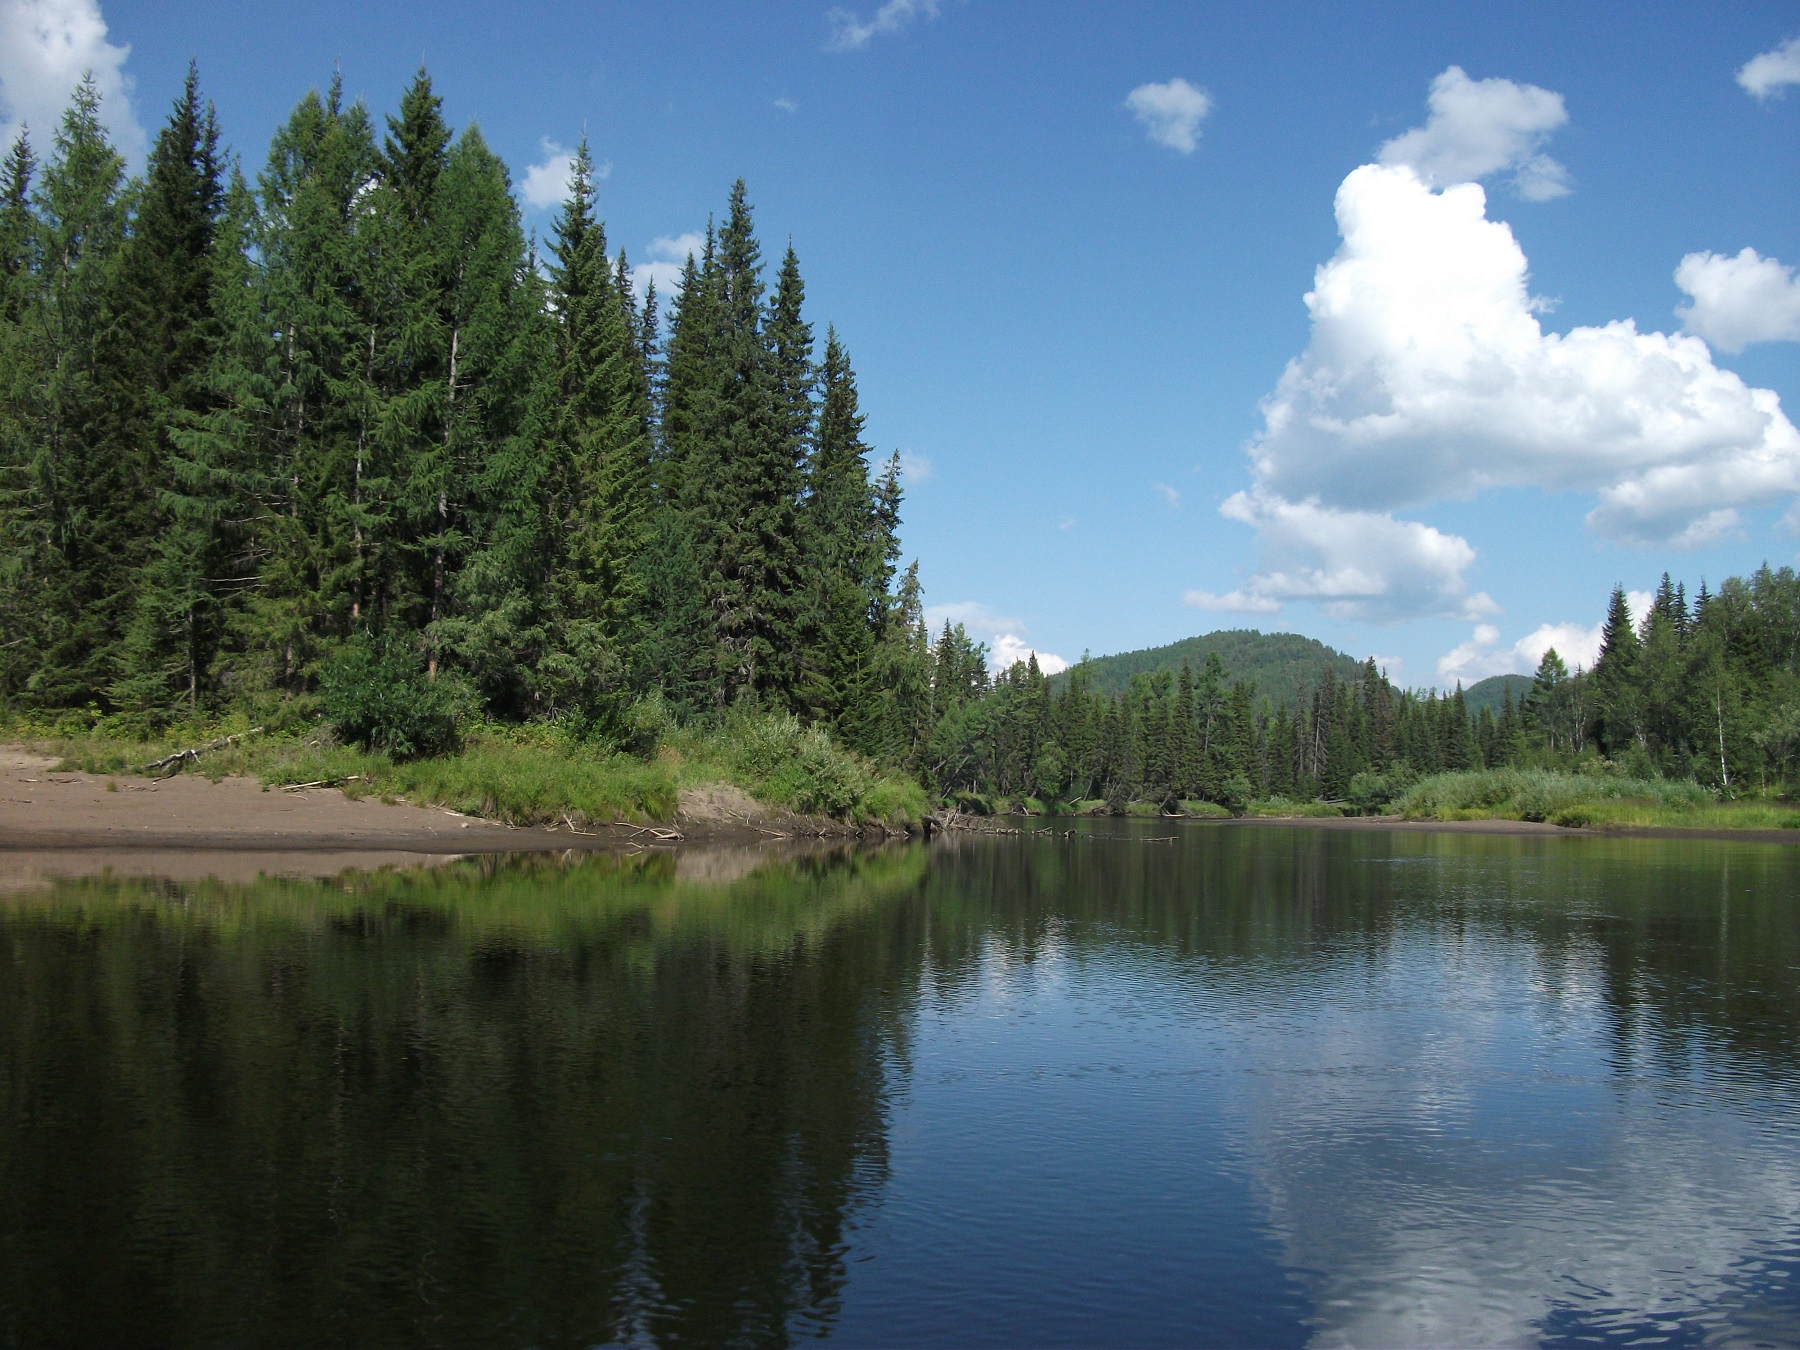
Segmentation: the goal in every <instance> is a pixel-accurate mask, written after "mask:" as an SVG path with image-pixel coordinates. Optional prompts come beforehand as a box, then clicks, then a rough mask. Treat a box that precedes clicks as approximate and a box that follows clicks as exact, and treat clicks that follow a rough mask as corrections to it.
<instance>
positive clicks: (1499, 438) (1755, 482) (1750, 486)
mask: <svg viewBox="0 0 1800 1350" xmlns="http://www.w3.org/2000/svg"><path fill="white" fill-rule="evenodd" d="M1486 201H1487V199H1486V195H1485V194H1484V192H1483V190H1482V188H1481V187H1480V186H1479V185H1478V184H1474V183H1464V184H1460V185H1458V186H1455V187H1449V188H1445V189H1443V190H1442V191H1433V190H1432V189H1431V188H1430V187H1429V186H1428V185H1427V184H1425V183H1424V182H1422V181H1421V180H1420V178H1419V177H1418V175H1417V174H1416V173H1415V172H1414V170H1413V169H1412V168H1410V167H1409V166H1406V165H1391V166H1386V165H1372V164H1371V165H1364V166H1363V167H1361V168H1359V169H1356V170H1354V171H1353V172H1352V173H1351V174H1350V175H1349V177H1347V178H1346V179H1345V180H1344V183H1343V185H1342V186H1341V187H1340V188H1339V189H1338V196H1337V218H1338V228H1339V232H1340V233H1341V234H1342V236H1343V244H1342V246H1341V247H1340V248H1339V250H1338V252H1337V255H1336V256H1335V257H1334V258H1332V260H1331V261H1330V262H1329V263H1327V264H1326V265H1325V266H1323V267H1321V268H1320V269H1319V271H1318V273H1317V275H1316V279H1315V283H1314V286H1313V289H1312V291H1310V292H1309V293H1308V294H1307V296H1306V305H1307V308H1308V310H1309V311H1310V312H1311V315H1312V338H1311V341H1310V343H1309V345H1308V347H1307V349H1306V351H1305V352H1304V353H1303V354H1302V355H1301V356H1300V357H1299V358H1297V359H1296V360H1294V361H1293V362H1291V363H1290V364H1289V366H1288V368H1287V370H1286V371H1285V372H1284V373H1283V374H1282V377H1281V380H1280V382H1279V383H1278V384H1277V386H1276V389H1275V391H1274V393H1273V394H1271V395H1270V396H1269V398H1268V399H1266V400H1265V401H1264V404H1263V414H1264V428H1263V431H1262V433H1261V434H1260V435H1259V436H1258V437H1257V438H1256V439H1255V440H1254V441H1253V442H1252V444H1251V447H1250V456H1251V460H1252V463H1253V465H1254V470H1255V477H1256V483H1257V486H1258V488H1259V489H1260V490H1261V491H1262V492H1263V493H1265V494H1270V495H1275V496H1280V497H1283V498H1286V499H1287V500H1290V501H1305V500H1308V499H1313V498H1316V499H1317V500H1319V501H1320V502H1322V503H1324V504H1325V505H1327V506H1332V507H1342V508H1348V509H1355V510H1393V509H1395V508H1398V507H1404V506H1417V505H1422V504H1425V503H1429V502H1432V501H1438V500H1443V499H1446V498H1468V497H1471V496H1473V495H1475V494H1476V493H1478V492H1481V491H1482V490H1484V489H1488V488H1496V487H1537V488H1545V489H1552V490H1572V491H1583V492H1593V493H1595V494H1597V496H1598V499H1599V500H1598V504H1597V505H1596V506H1595V508H1594V509H1593V511H1592V512H1590V514H1589V516H1588V523H1589V525H1590V526H1591V527H1592V528H1593V529H1595V530H1596V531H1597V532H1599V533H1600V534H1602V535H1604V536H1606V537H1608V538H1611V539H1613V540H1615V541H1620V542H1659V543H1678V544H1686V545H1692V544H1698V543H1701V542H1705V541H1706V540H1708V539H1712V538H1716V537H1718V536H1719V535H1720V534H1722V533H1725V532H1728V531H1729V530H1731V529H1733V528H1735V526H1736V522H1737V516H1736V512H1737V510H1738V509H1739V508H1740V507H1744V506H1748V505H1752V504H1759V503H1765V502H1769V501H1772V500H1775V499H1777V498H1780V497H1783V496H1791V495H1793V494H1794V493H1795V492H1797V491H1800V433H1796V431H1795V429H1794V426H1793V424H1792V423H1791V422H1790V421H1789V420H1788V419H1787V417H1786V415H1785V414H1784V413H1783V412H1782V410H1781V405H1780V401H1779V399H1778V398H1777V396H1776V395H1775V394H1774V393H1773V392H1771V391H1769V390H1766V389H1753V388H1750V387H1749V386H1747V385H1746V384H1745V383H1744V382H1743V380H1741V379H1740V378H1739V377H1738V376H1737V375H1736V374H1735V373H1733V372H1731V371H1727V370H1721V369H1720V368H1718V367H1717V366H1715V365H1714V364H1713V360H1712V354H1711V352H1710V351H1708V349H1707V347H1706V344H1705V343H1704V342H1702V341H1700V340H1699V339H1697V338H1692V337H1682V336H1679V335H1675V336H1671V335H1668V334H1664V333H1655V332H1650V333H1640V332H1639V331H1638V330H1637V327H1636V325H1635V324H1634V323H1633V322H1632V321H1631V320H1629V319H1625V320H1620V321H1617V322H1613V323H1609V324H1606V325H1604V326H1601V327H1578V328H1573V329H1571V330H1570V331H1569V332H1567V333H1565V334H1556V333H1546V332H1544V331H1543V328H1542V326H1541V324H1540V322H1539V318H1538V313H1537V310H1538V308H1539V307H1538V306H1537V305H1536V304H1535V303H1534V301H1533V299H1532V297H1531V295H1530V293H1529V291H1528V289H1527V285H1526V281H1527V271H1526V261H1525V255H1524V253H1523V251H1522V250H1521V249H1520V248H1519V245H1518V242H1517V240H1515V239H1514V237H1513V233H1512V231H1511V229H1510V228H1509V227H1508V226H1507V225H1506V224H1505V223H1504V222H1502V221H1493V220H1489V219H1488V218H1487V214H1486Z"/></svg>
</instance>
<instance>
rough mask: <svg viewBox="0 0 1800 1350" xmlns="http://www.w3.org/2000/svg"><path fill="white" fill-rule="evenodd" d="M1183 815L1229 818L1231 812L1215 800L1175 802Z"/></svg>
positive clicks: (1204, 818) (1203, 817)
mask: <svg viewBox="0 0 1800 1350" xmlns="http://www.w3.org/2000/svg"><path fill="white" fill-rule="evenodd" d="M1176 805H1177V806H1179V807H1180V808H1181V811H1182V814H1183V815H1189V816H1197V817H1199V818H1200V819H1201V820H1230V819H1231V812H1230V811H1228V810H1226V809H1225V808H1224V807H1223V806H1220V805H1219V804H1218V803H1217V802H1200V801H1183V802H1177V803H1176Z"/></svg>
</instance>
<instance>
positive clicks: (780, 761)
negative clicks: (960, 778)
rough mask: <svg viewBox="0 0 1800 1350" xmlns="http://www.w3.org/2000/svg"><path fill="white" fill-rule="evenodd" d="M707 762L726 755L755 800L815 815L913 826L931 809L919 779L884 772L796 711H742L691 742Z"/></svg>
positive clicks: (731, 774)
mask: <svg viewBox="0 0 1800 1350" xmlns="http://www.w3.org/2000/svg"><path fill="white" fill-rule="evenodd" d="M689 749H690V753H694V754H695V756H696V757H697V758H699V759H701V760H703V761H706V760H711V761H715V762H716V761H719V760H723V762H724V764H725V766H726V768H727V774H726V777H727V780H728V781H731V782H735V783H737V784H738V785H740V786H742V787H744V788H745V789H747V790H748V791H750V792H751V794H752V795H753V796H755V797H758V798H759V799H761V800H763V801H767V802H770V803H772V804H774V805H777V806H783V807H786V808H788V809H790V810H793V811H799V812H803V813H805V814H809V815H824V816H832V817H836V818H839V819H847V820H854V821H858V822H864V821H879V822H891V823H895V824H906V823H910V822H913V821H916V820H917V819H918V818H919V817H920V816H921V815H923V814H924V812H925V794H924V791H923V789H921V788H920V787H919V785H918V784H917V783H916V782H913V781H910V780H908V779H906V778H903V777H900V776H897V775H893V774H884V773H882V772H881V771H880V770H879V769H878V768H877V767H876V766H875V765H874V764H872V763H871V762H870V761H868V760H867V759H865V758H863V757H862V756H861V755H858V754H856V753H855V752H853V751H848V750H845V749H843V748H842V747H841V746H839V745H838V744H837V743H836V742H834V741H833V740H832V738H831V736H830V735H829V734H828V733H827V732H826V731H825V730H824V729H823V728H821V727H818V726H806V725H803V724H802V723H801V721H800V720H799V718H797V717H795V716H794V715H793V714H791V713H776V712H759V711H755V710H751V709H747V708H746V709H738V710H734V711H733V713H732V714H731V715H730V716H729V717H728V718H727V719H726V721H725V723H724V725H723V726H722V727H721V728H719V729H718V730H717V731H715V732H713V733H711V734H710V735H707V736H702V737H698V738H694V739H692V740H690V742H689Z"/></svg>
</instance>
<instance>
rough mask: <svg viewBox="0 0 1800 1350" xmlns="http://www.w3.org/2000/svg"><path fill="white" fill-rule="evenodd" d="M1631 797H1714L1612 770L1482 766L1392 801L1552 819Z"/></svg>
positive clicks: (1401, 808) (1659, 801)
mask: <svg viewBox="0 0 1800 1350" xmlns="http://www.w3.org/2000/svg"><path fill="white" fill-rule="evenodd" d="M1615 800H1630V801H1634V802H1647V803H1651V804H1654V805H1657V806H1661V807H1666V808H1673V809H1692V808H1696V807H1701V806H1706V805H1709V804H1711V803H1712V802H1714V801H1716V800H1717V797H1716V796H1715V794H1713V793H1712V792H1709V791H1708V790H1707V789H1706V788H1704V787H1702V786H1701V785H1700V784H1698V783H1694V782H1691V781H1682V780H1673V779H1666V778H1627V777H1625V776H1624V775H1623V774H1617V773H1605V772H1601V773H1585V774H1576V773H1560V772H1556V771H1554V770H1548V769H1514V768H1499V769H1484V770H1479V771H1471V772H1463V773H1444V774H1434V775H1432V776H1431V777H1429V778H1425V779H1422V780H1420V781H1419V782H1418V783H1415V784H1414V785H1413V786H1412V787H1411V788H1409V789H1408V790H1407V791H1406V792H1405V793H1403V794H1401V796H1400V797H1399V798H1398V799H1397V800H1396V801H1395V802H1394V808H1395V810H1396V811H1397V812H1398V813H1399V814H1400V815H1404V816H1408V817H1411V818H1416V819H1424V820H1463V819H1469V818H1471V817H1488V816H1498V817H1502V818H1506V819H1513V820H1539V821H1541V820H1551V819H1553V818H1556V817H1558V816H1566V814H1567V813H1569V812H1570V811H1572V810H1573V809H1574V808H1578V807H1584V806H1589V805H1591V804H1593V803H1596V802H1603V801H1615Z"/></svg>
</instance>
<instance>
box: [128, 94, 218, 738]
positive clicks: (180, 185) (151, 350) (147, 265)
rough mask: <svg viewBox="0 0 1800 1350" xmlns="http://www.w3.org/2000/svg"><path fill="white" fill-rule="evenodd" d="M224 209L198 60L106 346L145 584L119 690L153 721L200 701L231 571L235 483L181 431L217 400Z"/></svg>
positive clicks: (155, 172)
mask: <svg viewBox="0 0 1800 1350" xmlns="http://www.w3.org/2000/svg"><path fill="white" fill-rule="evenodd" d="M223 205H224V186H223V184H222V182H221V166H220V162H219V150H218V129H217V126H216V124H215V121H214V118H213V113H212V109H211V108H210V107H209V106H203V105H202V103H201V99H200V87H199V75H198V73H197V71H196V70H195V68H194V67H193V66H192V65H189V67H188V72H187V78H186V80H185V81H184V82H183V85H182V91H181V97H180V98H178V99H177V100H176V103H175V107H174V109H173V111H172V112H171V113H170V116H169V120H168V122H167V123H166V124H165V125H164V127H163V129H162V132H161V133H160V134H159V135H158V137H157V141H156V146H155V148H154V149H153V150H152V152H151V155H150V164H149V170H148V173H147V175H146V178H145V182H144V185H143V188H142V190H141V191H140V193H139V194H138V202H137V210H136V213H135V215H134V217H133V220H132V227H131V233H130V238H129V241H128V243H127V245H126V247H125V249H124V251H123V253H122V255H121V260H120V263H121V265H120V275H119V281H118V284H117V287H116V289H115V291H114V295H113V300H112V322H111V324H110V325H109V327H108V329H107V333H106V338H105V339H104V342H103V347H104V352H105V355H104V358H103V359H104V364H105V367H106V371H107V377H108V383H109V385H110V394H109V398H110V402H111V404H112V408H113V415H114V417H115V418H116V421H115V422H114V423H113V425H111V426H110V427H109V428H108V433H109V434H108V435H107V440H108V441H109V442H110V446H111V448H112V450H113V451H114V453H116V454H117V456H118V458H119V460H120V462H121V463H122V464H123V465H126V466H128V467H127V469H126V473H127V474H128V475H129V478H130V480H131V483H132V488H131V494H132V495H131V499H130V501H129V504H127V503H126V502H119V503H116V504H115V506H114V510H113V515H114V517H115V518H116V519H119V520H121V522H122V523H123V525H124V529H125V531H126V536H127V537H126V539H125V541H124V550H123V556H122V557H121V558H120V562H121V563H122V564H123V565H124V566H126V567H128V568H130V569H131V570H132V572H133V574H134V575H135V580H136V585H135V598H134V604H133V607H132V609H131V610H130V611H129V612H128V617H127V621H126V622H125V626H124V628H123V633H122V636H123V641H122V642H121V643H120V645H119V648H118V653H117V656H116V657H115V658H114V666H115V674H116V678H115V679H114V681H113V684H112V688H111V693H112V696H113V698H114V700H115V701H117V702H118V703H120V704H122V705H124V706H127V707H134V708H137V709H140V710H143V711H147V712H152V713H161V712H165V711H167V710H169V709H170V708H171V707H172V706H176V707H181V708H185V709H186V710H188V711H190V712H191V711H193V710H195V709H196V708H197V707H198V705H199V701H200V697H201V686H202V684H203V682H204V681H205V680H206V679H207V678H208V677H209V674H210V672H211V668H212V665H213V659H214V655H215V653H216V650H217V646H218V642H219V638H220V635H221V622H220V619H221V615H220V611H219V608H218V606H217V605H216V604H215V603H214V595H213V589H212V586H211V584H210V582H209V581H208V579H209V578H217V577H218V576H219V574H220V572H221V570H222V567H221V565H222V559H221V558H220V557H219V556H218V555H217V551H216V545H217V542H218V541H217V537H216V529H215V526H216V524H217V522H218V521H220V520H222V519H224V518H225V517H226V516H227V515H229V514H232V513H231V512H230V505H229V503H230V495H229V488H228V487H227V486H226V484H225V483H223V482H222V481H213V480H212V479H211V478H210V476H209V475H207V474H206V473H205V472H203V471H202V472H199V474H198V477H196V474H195V471H194V466H193V463H192V461H190V460H187V459H186V458H185V457H184V456H183V454H182V452H181V450H180V448H179V447H178V446H177V444H176V440H175V436H176V432H177V430H178V429H179V428H182V427H184V426H187V425H189V424H190V423H191V421H192V420H193V419H196V418H199V417H202V416H204V415H205V413H206V412H207V411H208V410H209V409H210V408H211V406H212V404H213V393H212V387H211V382H210V376H211V373H212V364H213V357H214V353H215V350H216V348H217V346H218V341H219V333H218V325H217V323H216V321H215V317H214V313H213V305H214V299H215V291H216V285H215V277H214V272H215V268H216V266H217V264H218V262H219V255H218V253H217V250H216V248H215V243H216V236H217V233H218V228H219V218H220V214H221V212H222V210H223Z"/></svg>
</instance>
